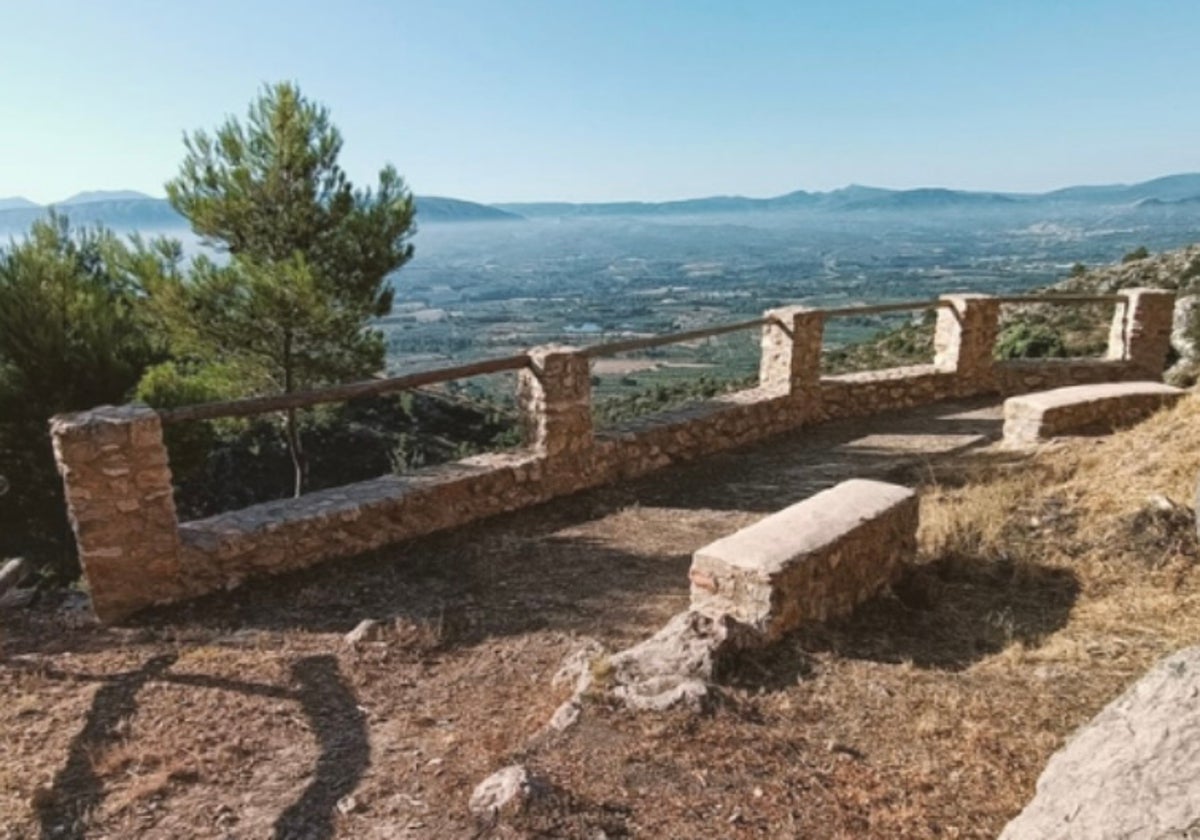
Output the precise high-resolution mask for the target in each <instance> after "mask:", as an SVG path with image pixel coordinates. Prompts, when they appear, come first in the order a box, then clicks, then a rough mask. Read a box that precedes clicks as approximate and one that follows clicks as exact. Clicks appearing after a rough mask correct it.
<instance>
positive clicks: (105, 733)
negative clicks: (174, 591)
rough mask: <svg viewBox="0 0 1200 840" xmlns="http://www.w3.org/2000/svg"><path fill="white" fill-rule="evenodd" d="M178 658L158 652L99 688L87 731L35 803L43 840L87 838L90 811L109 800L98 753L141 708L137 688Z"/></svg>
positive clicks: (74, 743) (78, 737)
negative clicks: (96, 762)
mask: <svg viewBox="0 0 1200 840" xmlns="http://www.w3.org/2000/svg"><path fill="white" fill-rule="evenodd" d="M175 659H176V657H175V656H174V655H170V654H168V655H164V656H156V657H154V658H153V659H151V660H149V661H148V662H146V664H145V665H143V666H142V667H140V668H138V669H136V670H133V671H126V672H124V673H120V674H113V675H111V676H110V677H107V678H106V682H105V684H104V685H102V686H101V687H100V688H99V690H97V691H96V694H95V695H94V696H93V698H92V707H91V709H90V710H89V711H88V714H87V719H86V720H85V721H84V724H83V729H81V730H80V731H79V734H78V735H76V736H75V737H74V738H73V739H71V745H70V746H69V747H68V748H67V761H66V763H65V764H63V766H62V769H60V770H59V771H58V772H57V773H56V774H55V775H54V781H53V782H52V784H51V787H50V790H49V792H48V793H47V794H45V795H44V796H41V797H39V801H38V802H37V804H36V807H37V817H38V822H39V823H40V824H41V835H42V837H43V838H55V840H63V838H66V840H75V839H76V838H79V840H82V838H83V837H84V835H85V832H86V830H87V818H88V814H90V813H91V811H92V810H93V809H94V808H95V807H96V806H97V805H99V804H100V802H101V801H102V800H103V799H104V783H103V782H102V781H101V779H100V777H99V776H98V775H96V770H95V767H94V766H93V762H94V760H95V758H96V756H97V755H98V754H99V753H100V752H101V751H102V750H104V749H105V748H107V747H110V746H112V745H114V744H116V743H117V741H118V740H119V739H120V738H121V735H122V728H123V727H124V726H125V724H126V721H128V719H129V718H130V717H131V716H132V715H133V714H134V713H135V712H136V711H137V695H138V692H139V691H141V690H142V687H143V686H144V685H146V683H148V682H150V681H151V680H153V679H155V678H157V677H160V676H162V674H163V673H165V672H166V670H167V669H168V668H170V667H171V666H172V665H173V664H174V663H175Z"/></svg>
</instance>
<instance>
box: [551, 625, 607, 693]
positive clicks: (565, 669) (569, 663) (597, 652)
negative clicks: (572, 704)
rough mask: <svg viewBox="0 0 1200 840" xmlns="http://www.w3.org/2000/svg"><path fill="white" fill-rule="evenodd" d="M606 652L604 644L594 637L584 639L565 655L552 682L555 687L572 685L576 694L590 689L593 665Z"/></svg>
mask: <svg viewBox="0 0 1200 840" xmlns="http://www.w3.org/2000/svg"><path fill="white" fill-rule="evenodd" d="M606 653H608V651H607V650H605V648H604V645H602V644H600V642H598V641H596V640H595V639H592V638H587V639H584V640H583V642H582V643H581V644H580V645H579V647H577V648H575V649H574V650H573V651H571V652H570V653H568V654H567V655H566V656H565V657H563V661H562V665H561V666H559V669H558V671H557V672H556V673H555V674H554V677H553V679H551V681H550V684H551V685H552V686H554V687H555V688H562V687H563V686H568V685H569V686H571V687H572V691H574V692H575V694H576V695H579V694H582V693H584V692H585V691H587V690H588V687H589V686H590V685H591V683H592V665H593V663H595V662H596V661H597V660H599V659H601V657H603V656H604V655H605V654H606Z"/></svg>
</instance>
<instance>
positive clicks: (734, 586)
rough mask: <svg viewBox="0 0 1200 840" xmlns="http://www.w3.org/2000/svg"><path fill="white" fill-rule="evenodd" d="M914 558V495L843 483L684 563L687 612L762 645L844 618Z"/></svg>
mask: <svg viewBox="0 0 1200 840" xmlns="http://www.w3.org/2000/svg"><path fill="white" fill-rule="evenodd" d="M916 550H917V496H916V493H915V492H913V491H912V490H910V489H908V488H906V487H900V486H897V485H895V484H887V483H884V482H882V481H868V480H864V479H852V480H850V481H843V482H842V483H841V484H839V485H837V486H836V487H832V488H830V489H829V490H825V491H822V492H820V493H817V494H816V495H815V496H811V497H809V498H808V499H805V500H804V501H802V502H799V503H798V504H794V505H792V506H791V507H788V508H785V509H784V510H781V511H779V512H778V513H775V514H772V515H771V516H768V517H767V518H765V519H762V520H759V521H758V522H756V523H754V524H753V525H751V526H749V527H747V528H743V529H742V530H740V531H738V532H736V533H734V534H731V535H730V536H728V537H723V538H722V539H719V540H717V541H716V542H714V543H711V544H709V545H707V546H705V547H704V548H701V549H700V550H698V551H697V552H696V553H695V554H694V555H693V556H692V566H691V571H690V572H689V578H690V580H691V584H692V609H693V610H695V611H697V612H700V613H703V614H705V615H708V616H710V617H713V618H717V617H720V616H726V615H727V616H729V617H730V618H732V619H734V620H735V621H737V622H739V623H741V624H744V625H747V626H748V627H750V628H751V629H753V630H754V631H756V632H757V633H759V634H761V635H762V636H764V637H765V638H766V639H768V640H771V639H776V638H778V637H780V636H782V635H783V634H785V633H787V632H788V631H790V630H794V629H795V628H796V627H798V626H800V624H802V623H804V622H808V621H824V620H825V619H827V618H834V617H837V616H843V615H846V614H848V613H849V612H850V611H851V610H853V609H854V607H855V606H857V605H858V604H859V603H860V602H861V601H863V600H864V599H866V598H869V597H870V596H871V595H874V594H875V593H876V592H878V591H879V590H880V589H882V588H883V587H885V586H887V585H888V584H890V583H891V582H892V581H893V580H894V578H895V576H896V574H897V573H898V572H899V571H900V569H901V568H902V564H903V563H905V562H906V561H908V560H910V559H911V558H912V556H913V555H914V554H915V553H916Z"/></svg>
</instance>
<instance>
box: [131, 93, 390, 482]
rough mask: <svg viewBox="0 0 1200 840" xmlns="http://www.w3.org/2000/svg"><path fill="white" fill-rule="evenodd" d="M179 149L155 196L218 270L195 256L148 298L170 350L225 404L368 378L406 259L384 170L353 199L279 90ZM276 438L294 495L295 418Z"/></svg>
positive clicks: (308, 125)
mask: <svg viewBox="0 0 1200 840" xmlns="http://www.w3.org/2000/svg"><path fill="white" fill-rule="evenodd" d="M184 143H185V146H186V148H187V154H186V156H185V158H184V161H183V163H182V164H181V166H180V171H179V175H178V176H177V177H176V178H175V179H174V180H172V181H170V182H169V183H168V184H167V196H168V198H169V199H170V201H171V204H172V205H173V206H174V207H175V209H177V210H178V211H179V212H180V213H182V214H183V215H184V216H186V217H187V218H188V220H189V221H190V222H191V225H192V228H193V230H194V231H195V232H196V233H197V234H199V235H200V236H202V237H203V238H204V239H205V241H206V242H208V243H209V244H210V245H212V246H214V247H216V248H218V249H220V250H222V251H224V252H226V253H227V254H228V255H229V261H228V262H227V263H225V264H217V263H216V262H214V261H213V260H210V259H207V258H201V259H198V260H196V261H195V263H194V264H193V266H192V270H191V271H190V272H189V273H188V274H187V275H178V274H176V275H167V276H165V277H164V278H163V282H162V283H161V284H159V285H158V286H156V287H155V288H154V289H153V290H152V298H153V301H154V309H155V312H156V314H157V315H158V317H159V319H160V323H161V324H162V326H163V327H164V329H165V330H166V332H167V334H168V335H169V336H170V338H171V345H172V350H173V352H174V353H175V355H176V356H177V357H178V358H180V359H182V360H185V361H187V362H188V363H189V364H191V365H192V366H193V367H195V366H204V365H216V366H219V367H220V368H221V369H222V370H223V371H224V372H226V374H227V375H228V376H229V377H230V382H231V384H232V385H234V386H236V387H235V388H234V390H235V391H237V392H238V394H239V395H250V394H263V393H291V392H293V391H297V390H303V389H306V388H312V387H316V386H319V385H324V384H329V383H334V382H343V381H347V380H352V379H360V378H363V377H365V376H369V375H371V374H373V373H375V372H377V371H378V370H380V369H381V368H382V367H383V362H384V344H383V340H382V337H381V335H380V333H379V332H378V331H376V330H373V329H371V327H370V322H371V320H372V319H373V318H378V317H382V316H384V315H387V314H388V313H389V312H390V311H391V307H392V295H393V291H392V288H391V286H390V285H388V283H387V282H386V278H387V276H388V275H389V274H391V273H392V272H394V271H396V270H397V269H399V268H400V267H401V266H403V265H404V264H405V263H406V262H407V261H408V260H409V259H410V258H411V257H412V245H411V243H410V242H409V237H410V236H411V234H412V232H413V215H414V204H413V199H412V195H411V194H410V193H409V191H408V189H407V187H406V186H405V184H404V181H403V180H402V179H401V178H400V176H399V175H397V174H396V171H395V169H393V168H392V167H391V166H387V167H385V168H384V169H383V170H382V171H381V172H380V173H379V182H378V185H377V186H376V188H375V189H374V190H370V189H367V190H356V189H355V188H354V187H353V185H352V184H350V182H349V181H348V179H347V178H346V175H345V173H344V172H343V171H342V169H341V167H340V166H339V165H338V162H337V161H338V155H339V153H340V151H341V148H342V138H341V134H340V133H339V132H338V130H337V128H336V127H335V126H334V125H333V124H332V123H331V122H330V119H329V114H328V111H327V110H326V109H325V108H324V107H322V106H320V105H318V104H316V103H314V102H312V101H310V100H308V99H306V98H305V97H304V96H303V95H302V94H301V92H300V90H299V89H298V88H297V87H296V86H295V85H293V84H291V83H286V82H285V83H280V84H276V85H273V86H269V87H267V88H265V89H264V90H263V91H262V93H261V94H260V96H259V97H258V98H257V99H256V100H255V101H254V102H253V103H252V104H251V106H250V109H249V113H248V115H247V119H246V121H245V122H244V123H243V122H240V121H239V120H237V119H233V118H231V119H229V120H227V121H226V122H225V123H224V124H223V125H222V126H221V127H219V128H218V129H217V130H216V131H215V133H213V134H211V135H210V134H208V133H206V132H204V131H197V132H195V133H193V134H191V135H190V136H187V137H185V140H184ZM283 429H284V436H285V439H286V441H287V445H288V449H289V451H290V453H291V456H292V462H293V470H294V492H295V493H296V494H297V495H299V493H300V492H301V490H302V487H303V484H304V479H305V475H306V472H307V459H306V457H305V453H304V447H303V445H302V443H301V430H300V425H299V423H298V422H297V416H296V413H295V412H288V413H287V414H286V416H285V417H284V419H283Z"/></svg>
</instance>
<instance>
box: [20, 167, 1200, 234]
mask: <svg viewBox="0 0 1200 840" xmlns="http://www.w3.org/2000/svg"><path fill="white" fill-rule="evenodd" d="M416 202H417V220H418V222H422V221H424V222H431V223H441V222H465V221H502V220H504V221H517V220H520V219H524V218H576V217H578V218H591V217H606V216H673V215H703V214H716V213H743V212H763V211H766V212H771V211H781V210H795V209H809V210H815V211H827V212H852V213H857V212H864V211H865V212H884V211H922V212H923V211H928V212H937V211H944V210H954V209H970V208H974V209H987V208H1005V207H1007V208H1019V207H1033V208H1038V207H1047V208H1051V207H1061V206H1064V205H1070V206H1083V207H1087V206H1091V207H1103V206H1114V207H1123V208H1127V209H1134V210H1141V209H1144V210H1147V211H1151V210H1155V209H1157V210H1163V209H1168V210H1169V209H1171V208H1173V207H1184V206H1194V205H1196V204H1200V173H1178V174H1175V175H1165V176H1162V177H1159V178H1152V179H1150V180H1148V181H1140V182H1137V183H1133V184H1091V185H1076V186H1069V187H1062V188H1059V189H1055V190H1049V191H1047V192H1041V193H1019V192H998V191H988V190H956V189H950V188H947V187H915V188H911V189H890V188H886V187H872V186H865V185H862V184H848V185H847V186H845V187H839V188H837V189H833V190H827V191H809V190H794V191H792V192H788V193H783V194H781V195H777V196H771V197H767V198H751V197H748V196H741V195H714V196H702V197H698V198H684V199H675V200H671V201H608V202H568V201H531V202H495V203H491V204H484V203H480V202H473V201H466V200H463V199H458V198H449V197H446V196H416ZM50 207H54V208H62V209H65V210H67V211H68V214H69V215H70V216H71V218H72V219H73V220H74V221H77V222H80V223H84V224H95V223H102V224H106V225H110V226H118V227H130V226H132V227H142V228H146V229H150V230H154V229H163V228H171V227H182V226H185V225H186V222H185V220H184V219H183V218H182V217H181V216H179V215H178V214H177V213H176V212H175V210H174V209H173V208H172V207H171V206H170V204H169V203H168V202H167V200H166V199H163V198H154V197H152V196H148V195H146V194H144V193H140V192H137V191H134V190H91V191H85V192H81V193H77V194H75V195H73V196H71V197H69V198H67V199H64V200H63V201H59V202H55V203H53V204H51V205H45V206H43V205H39V204H36V203H34V202H31V201H29V200H28V199H25V198H21V197H12V198H0V228H10V229H11V228H15V227H27V226H28V225H29V223H30V222H32V221H33V220H34V219H36V218H38V217H39V216H40V215H42V214H43V213H45V211H46V210H47V209H49V208H50Z"/></svg>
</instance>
